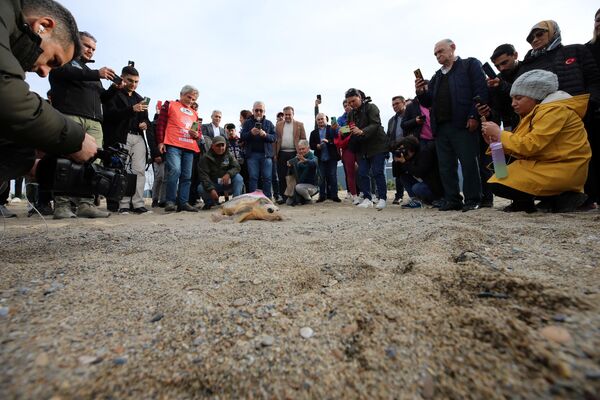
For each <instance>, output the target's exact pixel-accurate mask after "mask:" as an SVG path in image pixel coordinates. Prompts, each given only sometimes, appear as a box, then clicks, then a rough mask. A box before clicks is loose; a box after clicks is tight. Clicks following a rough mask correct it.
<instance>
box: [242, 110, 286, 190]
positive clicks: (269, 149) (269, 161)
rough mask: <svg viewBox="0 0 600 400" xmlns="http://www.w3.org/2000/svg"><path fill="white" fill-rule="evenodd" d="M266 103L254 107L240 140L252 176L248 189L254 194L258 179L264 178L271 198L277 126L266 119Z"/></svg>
mask: <svg viewBox="0 0 600 400" xmlns="http://www.w3.org/2000/svg"><path fill="white" fill-rule="evenodd" d="M265 110H266V108H265V103H263V102H262V101H256V102H255V103H254V106H253V107H252V117H251V118H248V119H247V120H246V121H245V122H244V125H243V126H242V131H241V132H240V138H241V139H242V141H243V142H244V143H245V144H246V163H247V165H248V174H249V175H250V179H249V185H250V187H249V188H248V191H249V192H254V191H255V190H256V188H257V187H258V179H259V178H260V177H262V188H263V192H264V194H265V196H267V197H268V198H271V196H272V191H271V184H272V181H271V176H272V172H273V143H275V141H276V140H277V134H276V133H275V126H274V125H273V123H272V122H271V121H269V120H268V119H266V118H265Z"/></svg>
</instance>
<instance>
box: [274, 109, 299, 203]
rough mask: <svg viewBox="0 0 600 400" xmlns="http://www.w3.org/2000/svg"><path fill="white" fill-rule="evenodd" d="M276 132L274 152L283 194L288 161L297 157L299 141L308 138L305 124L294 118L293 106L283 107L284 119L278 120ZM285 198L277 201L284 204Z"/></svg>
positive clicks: (280, 190) (280, 188)
mask: <svg viewBox="0 0 600 400" xmlns="http://www.w3.org/2000/svg"><path fill="white" fill-rule="evenodd" d="M275 133H277V141H276V142H275V143H274V144H273V150H274V151H273V153H274V155H275V160H276V161H277V175H278V176H279V193H281V194H282V195H283V194H284V193H285V189H286V186H287V185H286V182H285V177H286V175H287V170H288V169H287V162H288V161H289V160H291V159H292V158H294V157H296V154H297V151H298V142H299V141H300V140H303V139H304V140H306V131H305V130H304V124H303V123H302V122H300V121H296V120H295V119H294V108H293V107H291V106H287V107H285V108H284V109H283V121H279V122H277V125H276V126H275ZM285 200H286V199H285V196H284V198H283V200H278V201H277V202H278V203H279V204H283V203H284V202H285Z"/></svg>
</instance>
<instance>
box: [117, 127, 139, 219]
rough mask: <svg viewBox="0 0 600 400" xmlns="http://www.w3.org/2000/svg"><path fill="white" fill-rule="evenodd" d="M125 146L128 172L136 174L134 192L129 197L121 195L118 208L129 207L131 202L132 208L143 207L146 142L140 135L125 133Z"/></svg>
mask: <svg viewBox="0 0 600 400" xmlns="http://www.w3.org/2000/svg"><path fill="white" fill-rule="evenodd" d="M125 148H126V149H127V150H128V151H129V154H130V155H131V168H130V169H129V172H130V173H132V174H135V175H137V182H136V185H135V193H134V194H133V196H131V197H123V198H122V199H121V203H120V204H119V208H129V203H130V202H131V204H132V206H133V208H139V207H144V186H145V184H146V171H145V169H146V142H144V137H143V136H142V135H132V134H131V133H129V134H127V143H126V144H125Z"/></svg>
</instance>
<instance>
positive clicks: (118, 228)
mask: <svg viewBox="0 0 600 400" xmlns="http://www.w3.org/2000/svg"><path fill="white" fill-rule="evenodd" d="M502 205H506V203H501V202H499V203H498V206H497V208H496V209H485V210H479V211H473V212H468V213H462V212H440V211H437V210H435V209H420V210H404V209H401V208H400V207H399V206H396V205H394V206H392V205H389V206H388V207H387V208H386V209H384V210H383V211H379V212H378V211H376V210H375V209H366V210H361V209H357V208H356V207H353V206H351V205H350V204H348V203H342V204H335V203H332V202H329V201H328V202H325V203H322V204H318V205H307V206H302V207H293V208H292V207H287V206H282V211H281V212H282V214H283V216H284V217H285V220H284V221H281V222H264V221H250V222H247V223H243V224H238V223H235V222H233V221H221V222H218V223H215V222H212V221H211V217H210V216H211V214H212V213H213V212H214V211H202V212H199V213H195V214H193V213H174V214H164V213H163V212H162V210H159V209H154V210H155V212H154V213H153V214H147V215H141V216H138V215H113V216H111V217H110V218H108V219H103V220H70V221H64V220H60V221H53V220H48V221H47V226H46V224H45V223H44V222H43V221H41V219H40V218H39V217H31V218H27V217H26V215H25V214H26V211H25V208H24V205H19V206H10V208H11V209H12V210H16V211H17V213H18V214H19V218H17V219H11V220H6V221H5V222H6V223H5V224H4V225H2V221H0V242H1V246H0V398H2V399H13V398H15V399H49V398H52V399H54V400H56V399H87V398H101V399H142V398H144V399H152V398H156V399H171V398H172V399H194V398H221V399H222V398H344V399H351V398H399V399H405V398H406V399H419V398H425V399H434V398H435V399H438V398H439V399H446V398H449V399H468V398H472V399H483V398H485V399H504V398H515V399H540V398H568V399H592V398H600V267H599V264H600V250H599V244H598V242H599V240H600V232H599V230H598V224H599V223H600V214H598V212H588V213H575V214H562V215H556V214H541V213H537V214H532V215H527V214H524V213H513V214H508V213H504V212H502V211H500V210H499V207H501V206H502ZM156 210H159V211H156ZM303 328H310V330H309V329H303ZM301 330H302V333H303V335H301ZM311 333H312V334H311Z"/></svg>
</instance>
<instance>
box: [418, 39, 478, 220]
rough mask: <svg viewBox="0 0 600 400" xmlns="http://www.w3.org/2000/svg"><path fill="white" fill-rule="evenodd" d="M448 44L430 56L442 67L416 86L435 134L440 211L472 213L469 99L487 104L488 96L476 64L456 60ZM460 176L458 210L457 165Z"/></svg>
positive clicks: (474, 117)
mask: <svg viewBox="0 0 600 400" xmlns="http://www.w3.org/2000/svg"><path fill="white" fill-rule="evenodd" d="M455 50H456V45H455V44H454V42H453V41H452V40H450V39H444V40H441V41H439V42H438V43H436V45H435V47H434V55H435V57H436V58H437V61H438V62H439V63H440V64H441V65H442V68H440V69H439V70H438V71H437V72H436V73H435V75H434V76H433V78H431V81H430V82H429V84H426V83H425V81H424V80H423V79H417V80H416V81H415V88H416V92H417V96H418V98H419V101H420V103H421V104H422V105H423V106H425V107H431V127H432V129H433V132H434V135H435V143H436V151H437V155H438V161H439V168H440V175H441V178H442V183H443V185H444V204H443V205H442V207H440V210H441V211H449V210H461V209H462V210H463V211H469V210H475V209H478V208H479V206H480V202H481V179H480V177H479V167H478V154H479V136H481V135H480V134H479V129H478V128H479V120H478V112H477V108H476V106H475V102H474V100H473V99H474V98H475V97H477V96H479V97H480V99H481V100H480V101H481V102H482V103H486V104H487V102H488V91H487V86H486V82H485V75H484V73H483V70H482V69H481V62H479V60H477V59H475V58H467V59H464V60H463V59H461V58H460V57H456V56H455V55H454V52H455ZM457 160H460V164H461V168H462V174H463V194H464V197H465V202H464V205H463V202H462V197H461V195H460V189H459V185H458V171H457V168H458V162H457Z"/></svg>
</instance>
